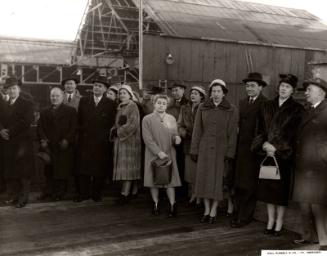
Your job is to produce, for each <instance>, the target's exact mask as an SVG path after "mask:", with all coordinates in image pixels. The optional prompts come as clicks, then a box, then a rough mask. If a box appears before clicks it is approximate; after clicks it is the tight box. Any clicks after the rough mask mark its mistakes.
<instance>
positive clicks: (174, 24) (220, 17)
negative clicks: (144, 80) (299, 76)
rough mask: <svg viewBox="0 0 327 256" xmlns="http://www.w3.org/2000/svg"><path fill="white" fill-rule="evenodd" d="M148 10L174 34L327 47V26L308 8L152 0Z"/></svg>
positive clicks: (210, 0)
mask: <svg viewBox="0 0 327 256" xmlns="http://www.w3.org/2000/svg"><path fill="white" fill-rule="evenodd" d="M134 3H135V4H136V5H137V4H138V0H134ZM145 11H146V12H147V13H148V14H149V15H150V16H152V18H153V20H154V21H155V22H157V24H158V25H159V26H160V28H161V30H162V31H163V32H164V34H166V35H170V36H178V37H192V38H210V39H223V40H233V41H248V42H253V43H267V44H276V45H287V46H293V47H299V48H320V49H327V26H326V25H324V24H322V22H321V21H320V20H319V19H318V18H317V17H315V16H314V15H312V14H310V13H309V12H307V11H304V10H299V9H291V8H284V7H277V6H270V5H264V4H258V3H251V2H241V1H231V0H148V1H146V4H145Z"/></svg>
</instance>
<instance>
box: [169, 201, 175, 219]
mask: <svg viewBox="0 0 327 256" xmlns="http://www.w3.org/2000/svg"><path fill="white" fill-rule="evenodd" d="M176 216H177V209H176V203H175V204H173V205H171V206H170V211H169V213H168V218H174V217H176Z"/></svg>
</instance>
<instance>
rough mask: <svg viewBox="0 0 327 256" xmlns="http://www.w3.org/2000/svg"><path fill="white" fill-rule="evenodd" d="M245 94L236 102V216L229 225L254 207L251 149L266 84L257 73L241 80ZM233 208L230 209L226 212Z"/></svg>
mask: <svg viewBox="0 0 327 256" xmlns="http://www.w3.org/2000/svg"><path fill="white" fill-rule="evenodd" d="M243 84H244V87H245V90H246V93H247V97H246V98H244V99H242V100H240V102H239V133H238V145H237V153H236V166H235V184H234V186H235V187H234V189H235V195H234V198H235V200H234V203H235V205H234V206H235V209H234V212H235V215H234V216H233V217H234V218H233V219H232V222H231V226H232V227H235V228H237V227H242V226H244V225H246V224H247V223H249V222H250V221H251V220H252V216H253V213H254V210H255V206H256V196H255V195H256V184H257V183H258V170H259V162H258V159H257V157H256V155H255V153H253V152H251V150H250V148H251V144H252V141H253V139H254V136H255V129H256V120H257V116H258V113H259V111H260V109H261V106H262V104H263V103H264V102H265V101H266V100H267V99H266V97H265V96H264V95H262V93H261V92H262V89H263V88H264V87H265V86H266V85H267V84H266V82H265V81H264V80H263V79H262V75H261V74H260V73H258V72H252V73H249V74H248V76H247V77H246V78H245V79H243ZM231 212H232V209H229V214H230V213H231Z"/></svg>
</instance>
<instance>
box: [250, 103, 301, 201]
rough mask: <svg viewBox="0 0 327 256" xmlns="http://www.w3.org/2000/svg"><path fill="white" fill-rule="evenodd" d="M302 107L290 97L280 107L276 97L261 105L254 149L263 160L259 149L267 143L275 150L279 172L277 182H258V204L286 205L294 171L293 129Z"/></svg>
mask: <svg viewBox="0 0 327 256" xmlns="http://www.w3.org/2000/svg"><path fill="white" fill-rule="evenodd" d="M302 114H303V106H302V105H301V104H300V103H297V102H296V101H294V99H293V98H292V97H290V98H289V99H288V100H286V101H285V102H284V103H283V104H282V105H281V106H280V107H279V104H278V97H277V98H275V99H273V100H270V101H267V102H265V103H264V105H263V108H262V111H261V113H260V116H259V132H258V136H257V137H256V138H255V140H254V147H253V149H254V150H255V151H256V152H258V153H259V154H261V155H262V158H261V160H262V159H263V157H264V156H265V153H264V152H263V151H262V145H263V143H264V142H266V141H268V142H269V143H271V144H272V145H273V146H274V147H275V148H276V153H275V156H276V159H277V162H278V165H279V168H280V175H281V179H280V180H266V179H259V184H258V190H257V198H258V200H259V201H263V202H267V203H271V204H277V205H283V206H286V205H287V204H288V200H289V196H290V182H291V174H292V169H293V160H294V158H293V157H294V148H295V135H296V128H297V127H298V125H299V124H300V121H301V118H302Z"/></svg>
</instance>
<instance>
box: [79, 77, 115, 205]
mask: <svg viewBox="0 0 327 256" xmlns="http://www.w3.org/2000/svg"><path fill="white" fill-rule="evenodd" d="M108 87H109V84H108V82H107V79H106V77H102V76H96V77H95V78H94V79H93V94H92V95H91V96H87V97H83V98H81V100H80V103H79V107H78V127H79V136H78V137H79V140H78V161H77V170H76V174H77V181H78V182H77V190H78V196H77V198H76V199H75V201H76V202H81V201H83V200H87V199H89V198H90V197H91V198H92V199H93V200H94V201H100V200H101V196H102V195H101V193H102V187H103V185H104V181H105V178H106V176H108V172H109V171H110V168H112V145H111V143H110V142H109V135H110V130H111V128H112V126H113V125H114V122H115V115H116V107H115V103H114V102H113V101H112V100H110V99H108V98H107V97H106V96H105V95H104V94H105V92H106V91H107V89H108ZM91 186H92V189H91Z"/></svg>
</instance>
